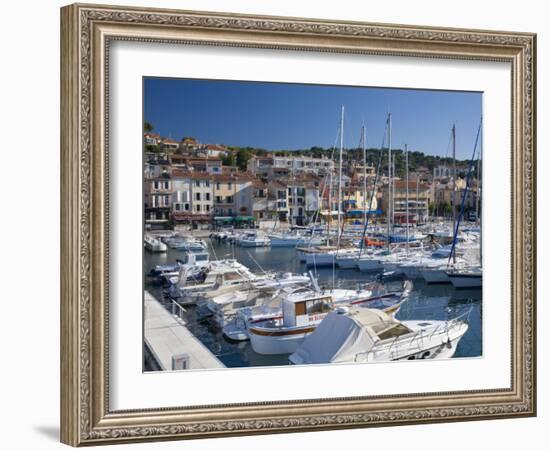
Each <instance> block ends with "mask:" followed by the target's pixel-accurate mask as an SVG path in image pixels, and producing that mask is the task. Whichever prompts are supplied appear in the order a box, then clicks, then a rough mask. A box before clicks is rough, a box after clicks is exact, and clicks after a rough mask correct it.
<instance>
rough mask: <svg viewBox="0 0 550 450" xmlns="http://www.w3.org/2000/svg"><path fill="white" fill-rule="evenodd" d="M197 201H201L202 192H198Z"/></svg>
mask: <svg viewBox="0 0 550 450" xmlns="http://www.w3.org/2000/svg"><path fill="white" fill-rule="evenodd" d="M195 200H198V201H200V200H201V193H200V192H197V193H196V194H195Z"/></svg>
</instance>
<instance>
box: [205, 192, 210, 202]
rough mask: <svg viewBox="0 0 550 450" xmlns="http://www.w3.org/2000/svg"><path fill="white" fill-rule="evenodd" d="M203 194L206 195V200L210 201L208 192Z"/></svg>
mask: <svg viewBox="0 0 550 450" xmlns="http://www.w3.org/2000/svg"><path fill="white" fill-rule="evenodd" d="M205 195H206V200H208V201H210V192H207V193H206V194H205Z"/></svg>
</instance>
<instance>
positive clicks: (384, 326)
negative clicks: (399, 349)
mask: <svg viewBox="0 0 550 450" xmlns="http://www.w3.org/2000/svg"><path fill="white" fill-rule="evenodd" d="M372 328H373V330H374V331H375V332H376V334H377V336H378V337H379V338H380V339H381V340H382V341H384V340H386V339H392V338H396V337H399V336H403V335H405V334H409V333H412V331H411V330H410V329H409V328H408V327H406V326H405V325H403V324H402V323H393V324H388V323H380V324H376V325H374V326H372Z"/></svg>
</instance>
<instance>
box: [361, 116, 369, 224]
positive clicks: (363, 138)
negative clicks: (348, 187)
mask: <svg viewBox="0 0 550 450" xmlns="http://www.w3.org/2000/svg"><path fill="white" fill-rule="evenodd" d="M362 141H363V209H364V210H365V211H364V214H363V223H364V224H366V223H367V144H366V142H367V132H366V130H365V125H363V136H362ZM368 208H369V209H370V204H369V205H368Z"/></svg>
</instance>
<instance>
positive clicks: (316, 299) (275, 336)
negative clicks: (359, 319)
mask: <svg viewBox="0 0 550 450" xmlns="http://www.w3.org/2000/svg"><path fill="white" fill-rule="evenodd" d="M411 288H412V284H411V285H410V286H407V288H406V291H405V292H404V293H402V294H391V293H383V292H381V291H380V287H379V286H377V287H376V291H375V292H373V290H371V289H360V290H351V289H332V290H327V291H319V290H305V289H304V290H299V291H296V292H293V293H292V294H290V295H288V296H286V297H285V298H284V299H283V302H282V314H281V317H280V318H278V319H271V320H265V321H262V322H259V323H258V322H254V323H249V324H248V334H249V337H250V342H251V344H252V349H253V350H254V351H255V352H256V353H260V354H262V355H275V354H286V353H292V352H294V351H295V350H296V349H297V348H298V346H299V345H300V344H301V342H302V341H303V340H304V339H305V337H306V336H307V335H309V334H310V333H312V332H313V331H314V330H315V328H316V327H317V326H318V325H319V324H320V323H321V322H322V320H323V319H324V318H325V316H326V315H327V314H328V313H329V312H330V311H332V310H333V309H334V308H336V307H338V306H340V305H354V306H356V307H361V306H365V305H372V306H373V307H380V308H382V309H384V310H385V311H386V312H387V313H389V314H396V313H397V311H399V308H400V307H401V304H402V302H403V301H404V299H405V298H406V297H407V296H408V295H409V293H410V289H411Z"/></svg>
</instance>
